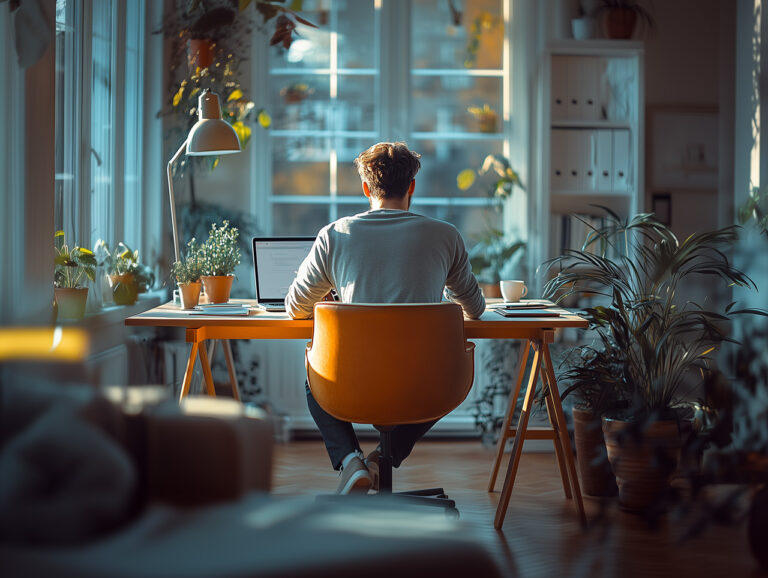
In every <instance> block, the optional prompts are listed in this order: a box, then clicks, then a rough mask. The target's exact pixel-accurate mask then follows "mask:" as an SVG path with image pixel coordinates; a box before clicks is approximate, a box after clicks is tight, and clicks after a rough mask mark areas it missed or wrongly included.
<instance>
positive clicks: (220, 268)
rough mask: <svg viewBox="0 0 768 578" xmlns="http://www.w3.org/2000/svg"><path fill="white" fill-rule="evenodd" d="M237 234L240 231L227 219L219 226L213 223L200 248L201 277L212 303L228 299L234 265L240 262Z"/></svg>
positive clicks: (224, 301)
mask: <svg viewBox="0 0 768 578" xmlns="http://www.w3.org/2000/svg"><path fill="white" fill-rule="evenodd" d="M239 236H240V232H239V231H238V229H237V228H236V227H230V225H229V221H227V220H224V221H223V222H222V224H221V226H217V225H216V223H213V224H212V225H211V231H210V233H209V234H208V239H207V240H206V241H205V243H204V244H203V246H202V247H201V249H200V251H201V256H200V259H201V261H202V265H203V273H204V274H203V275H202V277H201V279H202V281H203V285H204V286H205V293H206V295H208V300H209V301H211V302H212V303H226V302H227V301H229V293H230V291H231V289H232V281H234V275H233V274H234V272H235V267H237V266H238V265H239V264H240V255H241V253H240V247H239V246H238V241H237V239H238V237H239Z"/></svg>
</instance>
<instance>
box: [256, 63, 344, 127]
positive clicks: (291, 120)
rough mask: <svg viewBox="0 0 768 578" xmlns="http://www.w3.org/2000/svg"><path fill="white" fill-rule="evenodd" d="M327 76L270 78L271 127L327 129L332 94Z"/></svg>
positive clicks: (329, 124)
mask: <svg viewBox="0 0 768 578" xmlns="http://www.w3.org/2000/svg"><path fill="white" fill-rule="evenodd" d="M329 87H330V82H329V79H328V76H314V75H313V76H306V75H305V76H293V75H286V76H284V75H280V76H274V77H273V78H272V97H271V106H270V110H271V111H272V127H273V128H274V129H276V130H280V129H284V130H328V129H329V128H330V126H331V118H330V117H331V105H330V102H331V96H330V90H329Z"/></svg>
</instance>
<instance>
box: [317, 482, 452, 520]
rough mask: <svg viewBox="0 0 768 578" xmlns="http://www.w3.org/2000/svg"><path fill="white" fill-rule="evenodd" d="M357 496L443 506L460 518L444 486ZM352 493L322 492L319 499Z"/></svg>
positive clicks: (447, 511) (338, 497)
mask: <svg viewBox="0 0 768 578" xmlns="http://www.w3.org/2000/svg"><path fill="white" fill-rule="evenodd" d="M354 495H355V496H359V497H361V498H362V497H365V498H366V499H372V500H377V499H378V500H382V499H388V498H392V499H393V501H402V502H403V503H405V504H409V505H413V506H430V507H433V508H434V507H438V508H443V510H445V515H446V516H448V517H450V518H458V517H459V510H457V509H456V502H455V501H454V500H452V499H450V498H449V497H448V496H447V495H445V493H444V491H443V489H442V488H431V489H428V490H413V491H409V492H392V493H389V492H382V493H378V494H354ZM349 496H350V495H341V494H321V495H319V496H317V498H316V499H317V500H318V501H331V502H335V501H342V500H345V499H349Z"/></svg>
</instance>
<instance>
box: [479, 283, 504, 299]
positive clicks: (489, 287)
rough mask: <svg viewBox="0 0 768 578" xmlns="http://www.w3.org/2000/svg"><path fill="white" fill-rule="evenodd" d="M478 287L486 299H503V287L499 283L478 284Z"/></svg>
mask: <svg viewBox="0 0 768 578" xmlns="http://www.w3.org/2000/svg"><path fill="white" fill-rule="evenodd" d="M478 285H480V289H481V290H482V292H483V297H485V298H486V299H493V298H495V297H498V298H501V287H499V284H498V283H478Z"/></svg>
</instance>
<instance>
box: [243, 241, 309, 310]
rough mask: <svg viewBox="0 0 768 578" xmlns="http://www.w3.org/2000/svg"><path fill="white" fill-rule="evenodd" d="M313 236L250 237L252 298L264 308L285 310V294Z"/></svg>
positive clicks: (306, 253) (307, 251) (305, 255)
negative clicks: (251, 247)
mask: <svg viewBox="0 0 768 578" xmlns="http://www.w3.org/2000/svg"><path fill="white" fill-rule="evenodd" d="M314 242H315V238H314V237H254V238H253V243H252V246H253V271H254V276H255V278H256V302H257V303H258V306H259V308H260V309H263V310H265V311H285V296H286V295H287V294H288V288H289V287H290V286H291V283H293V280H294V279H295V278H296V273H297V272H298V270H299V266H300V265H301V263H302V261H304V259H305V258H306V257H307V255H309V251H310V250H311V249H312V244H313V243H314Z"/></svg>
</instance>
